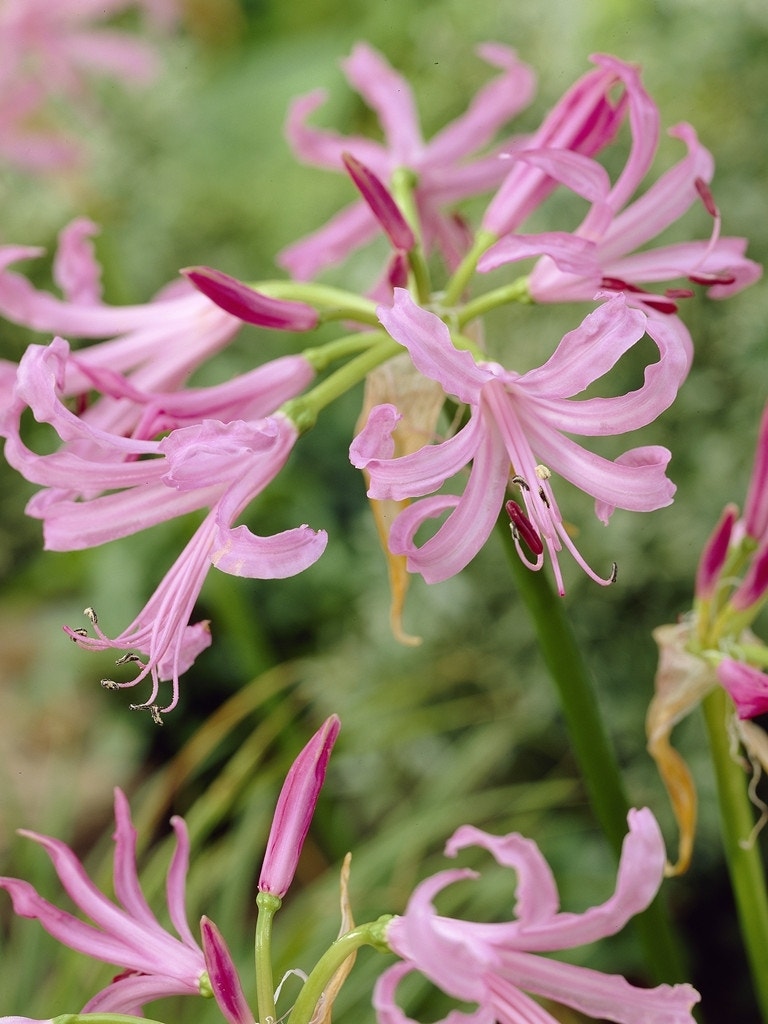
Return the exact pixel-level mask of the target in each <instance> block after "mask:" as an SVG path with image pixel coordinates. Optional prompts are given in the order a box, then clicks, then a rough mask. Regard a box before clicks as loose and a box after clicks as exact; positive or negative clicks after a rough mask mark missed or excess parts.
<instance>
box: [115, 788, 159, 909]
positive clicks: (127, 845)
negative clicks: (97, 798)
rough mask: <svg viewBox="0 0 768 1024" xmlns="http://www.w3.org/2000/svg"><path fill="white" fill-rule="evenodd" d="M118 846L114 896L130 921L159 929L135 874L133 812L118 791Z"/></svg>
mask: <svg viewBox="0 0 768 1024" xmlns="http://www.w3.org/2000/svg"><path fill="white" fill-rule="evenodd" d="M114 792H115V831H114V834H113V836H112V839H113V841H114V843H115V852H114V860H113V864H114V868H113V873H112V878H113V884H114V887H115V896H117V898H118V900H119V901H120V903H121V904H122V905H123V907H124V909H125V910H127V911H128V913H129V914H130V915H131V917H134V918H135V919H136V920H137V921H141V922H143V923H144V924H145V925H147V926H148V927H150V928H157V927H159V924H158V921H157V918H156V917H155V915H154V914H153V913H152V911H151V910H150V908H149V904H148V903H147V901H146V899H145V897H144V893H143V892H142V889H141V886H140V884H139V877H138V874H137V872H136V829H135V828H134V827H133V822H132V820H131V810H130V807H129V806H128V801H127V799H126V797H125V794H124V793H123V791H122V790H121V789H118V788H115V791H114Z"/></svg>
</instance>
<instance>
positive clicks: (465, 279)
mask: <svg viewBox="0 0 768 1024" xmlns="http://www.w3.org/2000/svg"><path fill="white" fill-rule="evenodd" d="M495 241H497V238H496V235H494V234H492V233H491V232H490V231H481V232H480V233H479V234H478V236H477V237H476V238H475V241H474V243H473V245H472V248H471V249H470V250H469V252H468V253H467V255H466V256H465V257H464V259H463V260H462V261H461V263H460V264H459V266H458V267H457V269H456V270H455V272H454V274H453V276H452V277H451V279H450V281H449V282H448V287H447V288H446V289H445V295H444V296H443V304H444V305H445V306H446V307H450V306H456V305H458V303H459V300H460V299H461V293H462V292H463V291H464V289H465V288H466V287H467V285H468V284H469V279H470V278H471V277H472V275H473V274H474V272H475V268H476V267H477V261H478V260H479V259H480V257H481V256H482V255H483V253H484V252H485V250H486V249H488V248H490V246H492V245H493V243H494V242H495Z"/></svg>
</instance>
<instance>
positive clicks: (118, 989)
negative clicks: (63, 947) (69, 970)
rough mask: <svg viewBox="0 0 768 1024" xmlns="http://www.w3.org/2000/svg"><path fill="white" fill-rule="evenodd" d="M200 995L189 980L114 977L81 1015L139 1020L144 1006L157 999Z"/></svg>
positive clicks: (155, 975)
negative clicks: (129, 1017)
mask: <svg viewBox="0 0 768 1024" xmlns="http://www.w3.org/2000/svg"><path fill="white" fill-rule="evenodd" d="M201 973H202V971H201ZM199 994H200V988H199V984H198V983H197V982H195V981H192V980H191V979H190V980H187V979H182V978H174V977H167V976H165V975H163V974H128V975H124V976H122V977H117V978H115V980H114V981H112V982H110V984H109V985H107V987H106V988H103V989H102V990H101V991H100V992H97V993H96V995H95V996H93V998H92V999H89V1000H88V1002H87V1003H86V1004H85V1006H84V1007H83V1009H82V1011H81V1012H82V1013H84V1014H85V1013H94V1014H101V1013H119V1014H127V1015H129V1016H132V1017H134V1016H135V1017H142V1016H143V1015H144V1014H143V1008H144V1006H145V1005H146V1004H147V1003H153V1002H154V1001H155V1000H156V999H165V998H167V997H168V996H196V995H199Z"/></svg>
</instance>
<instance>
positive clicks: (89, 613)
mask: <svg viewBox="0 0 768 1024" xmlns="http://www.w3.org/2000/svg"><path fill="white" fill-rule="evenodd" d="M83 615H85V617H86V618H87V619H90V620H91V622H92V624H93V625H94V626H98V624H99V617H98V615H97V614H96V612H95V611H94V610H93V608H91V607H90V606H89V607H88V608H83Z"/></svg>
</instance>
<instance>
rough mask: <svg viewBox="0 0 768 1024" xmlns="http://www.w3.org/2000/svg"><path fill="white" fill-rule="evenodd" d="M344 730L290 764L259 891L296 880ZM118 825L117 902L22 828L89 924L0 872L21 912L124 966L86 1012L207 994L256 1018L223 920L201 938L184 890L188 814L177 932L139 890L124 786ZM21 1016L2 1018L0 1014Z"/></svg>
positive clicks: (178, 852) (179, 868) (236, 1013)
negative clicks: (160, 918) (190, 917)
mask: <svg viewBox="0 0 768 1024" xmlns="http://www.w3.org/2000/svg"><path fill="white" fill-rule="evenodd" d="M339 728H340V723H339V719H338V718H337V717H336V716H335V715H332V716H331V717H330V718H329V719H327V720H326V722H325V723H324V724H323V725H322V726H321V727H320V729H318V731H317V732H316V733H315V735H314V736H313V737H312V739H311V740H310V741H309V743H307V745H306V746H305V747H304V749H303V750H302V751H301V753H300V754H299V756H298V757H297V758H296V760H295V761H294V763H293V765H292V767H291V770H290V772H289V775H288V777H287V779H286V782H285V785H284V786H283V789H282V791H281V793H280V797H279V799H278V803H277V809H276V811H275V818H274V822H273V825H272V829H271V830H270V836H269V842H268V845H267V850H266V853H265V856H264V864H263V867H262V880H261V881H260V883H259V888H260V889H262V890H263V889H264V885H265V883H264V881H263V880H264V879H265V878H268V879H274V880H279V883H278V884H279V886H280V888H281V895H284V893H285V891H286V890H287V889H288V887H289V886H290V884H291V882H292V881H293V876H294V873H295V871H296V866H297V864H298V860H299V855H300V853H301V849H302V846H303V844H304V840H305V838H306V835H307V830H308V828H309V823H310V821H311V818H312V814H313V811H314V808H315V805H316V803H317V799H318V796H319V794H320V789H321V787H322V785H323V781H324V779H325V771H326V768H327V765H328V759H329V757H330V755H331V750H332V749H333V745H334V743H335V742H336V737H337V736H338V734H339ZM115 825H116V829H115V834H114V837H113V838H114V842H115V852H114V871H113V883H114V889H115V896H116V897H117V901H118V902H117V903H114V902H113V901H112V900H110V899H108V898H107V897H106V896H105V895H104V894H103V893H101V892H100V891H99V890H98V889H97V888H96V886H95V885H94V884H93V882H92V881H91V880H90V878H89V877H88V875H87V874H86V872H85V869H84V868H83V865H82V864H81V863H80V861H79V860H78V859H77V857H76V855H75V854H74V853H73V851H72V850H71V849H70V848H69V847H68V846H66V845H65V844H64V843H62V842H60V841H59V840H57V839H51V838H50V837H48V836H42V835H38V834H37V833H34V832H27V831H22V832H21V835H24V836H27V837H28V838H29V839H32V840H34V841H35V842H36V843H39V845H40V846H42V847H43V849H44V850H45V851H46V853H47V854H48V856H49V857H50V858H51V861H52V863H53V866H54V867H55V869H56V872H57V874H58V876H59V879H60V881H61V884H62V886H63V888H64V891H65V892H66V893H67V895H68V896H69V897H70V898H71V899H72V901H73V903H74V904H75V905H76V906H77V907H78V909H79V910H81V911H82V912H83V913H84V914H85V915H86V916H87V917H89V918H90V919H91V922H92V923H91V924H89V923H87V922H85V921H82V920H80V918H78V917H76V916H74V915H73V914H70V913H68V912H67V911H64V910H61V909H60V908H58V907H56V906H54V905H53V904H52V903H49V902H48V900H46V899H44V898H43V897H42V896H40V895H39V894H38V892H37V891H36V890H35V889H34V888H33V886H31V885H30V884H29V883H28V882H24V881H21V880H20V879H17V878H0V889H5V890H6V892H7V893H8V894H9V895H10V897H11V900H12V901H13V909H14V910H15V912H16V913H17V914H18V915H19V916H20V917H27V918H33V919H36V920H38V921H39V922H40V924H41V925H42V926H43V928H45V930H46V931H47V932H49V934H51V935H52V936H53V937H54V938H55V939H58V941H59V942H61V943H62V944H63V945H65V946H69V947H70V948H72V949H76V950H78V951H79V952H81V953H85V954H86V956H90V957H93V958H94V959H96V960H102V961H105V962H106V963H109V964H115V965H118V966H120V967H122V968H123V970H122V972H121V973H120V974H118V975H117V977H116V978H114V979H113V980H112V981H111V982H110V983H109V985H107V987H106V988H104V989H102V990H101V991H100V992H98V993H97V994H96V995H95V996H93V998H92V999H89V1000H88V1002H87V1003H86V1004H85V1006H84V1007H83V1010H82V1012H83V1013H84V1014H88V1013H93V1014H95V1013H99V1014H104V1013H120V1014H129V1015H132V1016H136V1017H141V1016H143V1013H144V1006H145V1005H146V1004H147V1003H150V1002H153V1001H154V1000H156V999H161V998H164V997H166V996H173V995H202V996H208V997H210V996H213V997H214V998H215V1000H216V1002H217V1003H218V1006H219V1009H220V1010H221V1012H222V1015H223V1016H224V1018H225V1019H226V1020H227V1021H228V1024H253V1021H254V1018H253V1015H252V1013H251V1011H250V1009H249V1008H248V1004H247V1002H246V1000H245V996H244V995H243V989H242V986H241V984H240V980H239V978H238V976H237V971H236V969H235V966H234V964H233V962H232V957H231V956H230V953H229V950H228V949H227V946H226V943H225V942H224V939H223V938H222V936H221V934H220V932H219V930H218V929H217V927H216V925H215V924H214V923H213V922H212V921H210V920H209V919H208V918H207V917H203V918H202V920H201V922H200V935H201V943H200V944H199V943H198V942H197V940H196V939H195V938H194V936H193V934H192V931H191V929H190V927H189V923H188V918H187V911H186V897H185V888H186V878H187V870H188V867H189V848H190V844H189V836H188V833H187V827H186V824H185V822H184V820H183V818H180V817H173V818H172V819H171V825H172V826H173V830H174V832H175V833H176V849H175V851H174V854H173V856H172V858H171V863H170V866H169V868H168V878H167V887H166V896H167V907H168V915H169V917H170V919H171V924H172V925H173V927H174V929H175V931H176V933H177V934H176V935H173V934H172V933H171V932H169V931H167V930H166V929H165V928H163V926H162V925H161V924H160V922H159V921H158V920H157V918H156V917H155V915H154V913H153V912H152V910H151V909H150V907H149V905H148V903H147V901H146V898H145V896H144V893H143V892H142V889H141V885H140V883H139V878H138V874H137V868H136V831H135V829H134V827H133V823H132V821H131V813H130V809H129V806H128V801H127V800H126V798H125V796H124V794H123V793H122V791H121V790H119V789H116V790H115ZM270 891H272V888H271V887H270ZM19 1019H20V1018H13V1017H11V1018H8V1017H2V1018H0V1021H3V1022H10V1021H13V1020H19ZM22 1019H23V1018H22Z"/></svg>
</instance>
